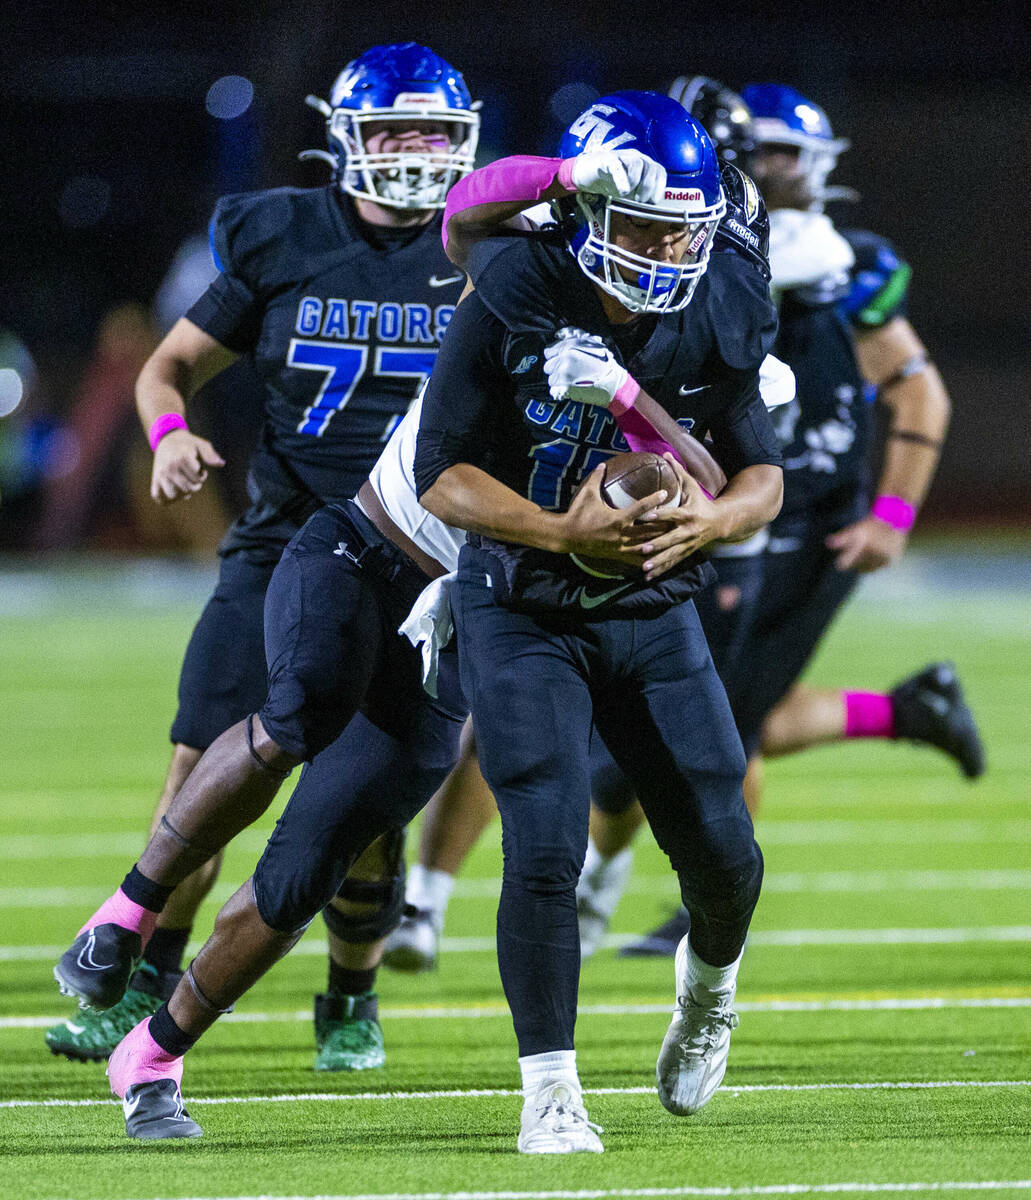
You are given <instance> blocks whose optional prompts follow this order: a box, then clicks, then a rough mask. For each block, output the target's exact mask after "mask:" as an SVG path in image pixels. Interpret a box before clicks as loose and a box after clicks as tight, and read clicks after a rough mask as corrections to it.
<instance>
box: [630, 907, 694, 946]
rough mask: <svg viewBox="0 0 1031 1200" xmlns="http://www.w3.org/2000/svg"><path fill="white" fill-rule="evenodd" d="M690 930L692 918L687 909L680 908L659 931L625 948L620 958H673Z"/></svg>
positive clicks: (647, 934) (653, 931)
mask: <svg viewBox="0 0 1031 1200" xmlns="http://www.w3.org/2000/svg"><path fill="white" fill-rule="evenodd" d="M690 928H691V918H690V916H688V912H687V909H686V908H683V907H681V908H678V909H677V911H676V912H675V913H674V914H673V916H671V917H670V919H669V920H668V921H666V922H664V923H663V924H662V925H660V926H659V927H658V929H653V930H652V931H651V933H646V934H645V935H644V937H643V938H641V939H639V940H638V941H636V942H630V943H628V944H627V945H626V946H623V947H622V948H621V949H620V951H619V955H620V958H651V957H656V958H672V957H673V955H674V954H676V952H677V947H678V946H679V945H680V942H681V939H682V938H683V937H684V935H685V934H686V933H687V931H688V930H689V929H690Z"/></svg>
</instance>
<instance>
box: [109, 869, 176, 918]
mask: <svg viewBox="0 0 1031 1200" xmlns="http://www.w3.org/2000/svg"><path fill="white" fill-rule="evenodd" d="M122 891H123V892H125V894H126V895H127V896H128V897H129V899H130V900H131V901H132V902H133V903H134V904H140V905H142V906H143V907H144V908H147V909H150V911H151V912H156V913H159V912H160V911H161V910H162V909H163V908H164V907H165V902H166V901H167V900H168V897H169V896H171V894H172V893H173V892H174V891H175V888H174V887H165V885H164V884H163V883H155V882H154V880H153V879H148V878H147V877H146V875H141V874H140V872H139V870H138V869H137V868H136V866H135V865H134V866H133V869H132V870H131V871H130V872H129V874H128V875H126V877H125V878H124V879H123V880H122Z"/></svg>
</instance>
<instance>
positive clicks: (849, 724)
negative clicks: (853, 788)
mask: <svg viewBox="0 0 1031 1200" xmlns="http://www.w3.org/2000/svg"><path fill="white" fill-rule="evenodd" d="M743 101H744V103H745V104H746V105H747V106H748V107H749V108H750V109H751V111H752V113H753V114H754V136H755V140H756V143H757V146H756V150H755V153H754V155H753V157H752V170H753V172H754V174H755V178H756V181H757V183H758V184H759V185H760V187H761V189H762V192H763V196H764V198H765V200H766V203H767V206H768V207H769V210H770V227H771V228H770V265H771V269H772V274H773V278H772V284H771V288H772V290H773V292H774V295H775V296H776V297H778V298H779V316H780V326H779V331H778V336H777V342H776V345H775V350H776V353H777V354H778V355H780V356H781V357H782V358H783V359H784V360H785V361H786V362H787V363H788V364H789V365H790V366H791V368H792V370H793V371H794V372H795V377H796V380H797V389H798V390H797V400H796V403H795V404H794V405H791V406H789V407H788V408H787V409H786V410H784V412H783V416H782V418H781V419H780V420H779V421H778V422H777V423H778V432H779V433H780V434H781V437H782V440H783V442H784V447H785V452H784V453H785V463H784V505H783V507H782V509H781V512H780V515H779V516H778V517H777V519H776V520H775V521H774V522H773V524H772V525H771V526H770V530H769V535H768V541H767V544H766V545H765V547H764V548H763V550H762V554H761V557H760V559H759V560H757V562H758V564H759V567H760V573H759V576H758V578H757V580H756V582H757V585H758V587H759V588H760V589H761V590H760V594H759V596H758V600H759V603H758V605H757V606H756V607H755V609H754V613H753V615H752V616H751V617H750V619H749V620H748V622H747V625H746V628H745V629H744V630H742V633H743V634H744V635H745V636H744V637H743V638H742V645H741V648H740V650H739V651H738V654H737V655H736V656H735V659H734V662H733V663H732V664H731V668H730V670H729V672H728V673H725V674H724V682H725V683H726V684H727V690H728V694H729V696H730V699H731V704H732V707H733V709H734V714H735V719H736V720H737V723H738V728H739V730H740V732H741V736H742V740H743V742H744V745H745V750H746V753H747V754H748V756H749V760H750V761H749V774H748V777H747V779H746V788H745V794H746V798H747V800H748V802H749V808H750V810H751V811H752V813H753V815H754V813H755V812H756V809H757V807H758V803H759V795H760V790H761V757H760V756H764V757H775V756H778V755H782V754H789V753H793V752H795V751H798V750H803V749H806V748H808V747H810V746H815V745H820V744H825V743H828V742H833V741H839V740H842V739H845V738H855V737H864V738H869V737H876V738H885V737H888V738H906V739H910V740H912V741H915V742H922V743H925V744H928V745H931V746H935V747H937V748H938V749H940V750H942V751H943V752H945V753H946V754H948V755H949V756H951V757H952V758H954V759H955V760H956V762H957V763H958V764H959V766H960V769H961V770H962V771H963V773H964V775H966V776H967V777H968V778H971V779H974V778H977V777H978V776H979V775H980V774H981V773H982V772H983V770H984V750H983V747H982V745H981V740H980V737H979V734H978V731H977V726H976V723H975V721H974V718H973V715H972V714H971V712H970V710H969V708H968V707H967V705H966V703H965V702H964V699H963V695H962V691H961V689H960V686H959V682H958V680H957V678H956V674H955V671H954V669H953V668H952V667H951V666H950V665H949V664H946V663H936V664H932V665H931V666H929V667H927V668H925V669H924V670H923V671H920V672H919V673H917V674H916V675H914V676H912V677H911V678H909V679H906V680H904V681H903V682H902V683H900V684H899V685H898V686H896V687H895V688H894V689H893V690H892V691H891V692H888V693H869V692H858V691H850V690H841V689H817V688H811V687H808V686H806V685H801V684H799V683H798V682H797V680H798V678H799V676H800V675H801V673H802V672H803V670H804V669H805V666H806V664H807V663H808V661H809V659H810V658H811V656H812V654H813V652H814V650H815V649H816V646H817V645H818V643H819V641H820V638H821V637H822V636H823V634H824V632H825V631H826V629H827V627H828V626H829V624H830V623H831V621H832V620H833V618H834V615H835V613H836V612H837V610H838V609H839V607H840V606H841V604H842V603H844V601H845V600H846V599H847V597H848V596H849V595H850V593H851V592H852V589H853V588H854V587H855V585H856V583H857V582H858V578H859V575H860V574H862V573H865V572H870V571H875V570H879V569H881V568H883V567H886V566H889V565H890V564H891V563H893V562H895V561H897V560H898V559H899V558H900V557H901V556H902V554H903V552H904V550H905V545H906V539H907V535H908V531H909V528H910V527H911V526H912V524H913V521H914V519H915V516H916V512H917V510H918V509H919V507H920V504H921V502H922V500H923V498H924V496H925V494H926V492H927V488H928V487H929V485H930V482H931V479H932V477H933V474H934V470H935V468H936V466H937V463H938V458H939V455H940V451H941V445H942V442H943V440H944V437H945V433H946V429H947V426H948V419H949V400H948V396H947V394H946V392H945V388H944V385H943V384H942V381H941V378H940V376H939V374H938V372H937V370H936V369H935V367H934V365H933V364H932V363H931V362H930V360H929V358H928V356H927V352H926V350H925V348H924V346H923V345H922V343H921V342H920V340H919V338H918V336H917V335H916V333H915V331H914V330H913V328H912V326H911V325H910V324H909V322H908V321H907V320H906V317H905V315H904V314H905V299H906V293H907V289H908V284H909V276H910V268H909V267H908V266H907V265H906V264H905V263H904V262H902V261H901V260H900V259H899V257H898V255H897V253H896V252H895V250H894V249H893V247H892V246H890V245H889V243H888V242H886V241H885V240H884V239H882V238H879V237H877V236H876V235H874V234H871V233H867V232H861V231H844V232H843V233H839V232H838V231H837V230H836V229H835V228H834V226H833V224H832V223H831V221H830V220H829V218H828V217H826V216H825V215H824V214H823V205H824V202H825V201H826V200H829V199H833V198H842V199H844V198H851V197H852V196H854V193H850V192H849V191H848V189H836V188H832V187H828V186H827V182H826V181H827V176H828V175H829V173H830V171H831V170H832V169H833V167H834V165H835V163H836V161H837V158H838V155H839V154H840V153H841V152H842V151H843V150H844V149H845V148H846V147H847V145H848V143H847V141H845V140H844V139H838V138H835V137H834V136H833V133H832V131H831V127H830V123H829V122H828V120H827V117H826V115H825V114H824V112H823V110H822V109H820V108H819V107H818V106H816V105H815V104H813V103H812V102H811V101H809V100H807V99H805V98H804V97H803V96H801V95H800V94H799V93H798V92H796V91H795V90H794V89H793V88H788V87H784V86H781V85H776V84H758V85H752V86H750V87H748V88H746V89H745V91H744V93H743ZM874 396H876V398H877V399H878V400H880V402H881V403H882V404H883V405H884V406H885V408H886V410H887V414H888V430H887V435H886V443H885V448H884V455H883V463H882V466H881V470H880V475H879V477H878V479H877V483H876V488H875V489H874V490H873V497H874V498H873V499H872V500H871V481H870V478H869V457H870V443H871V439H872V435H873V428H872V419H871V407H872V406H871V404H870V402H869V401H870V400H871V399H872V398H873V397H874ZM785 418H786V419H785ZM726 565H729V560H724V559H721V560H720V561H719V563H718V568H719V576H720V583H721V584H723V583H724V582H725V581H729V579H728V577H727V576H726V574H725V566H726ZM733 582H735V583H737V582H738V581H736V580H734V581H733ZM711 598H712V599H715V600H716V601H717V602H718V603H719V604H720V605H721V606H722V605H723V604H724V603H726V602H728V601H729V600H731V599H733V598H734V593H731V595H730V596H728V597H725V596H724V595H723V593H722V587H717V589H715V590H714V592H713V593H712V594H711ZM596 799H597V800H598V802H599V804H600V805H601V806H602V807H603V808H604V809H605V810H606V813H607V814H608V815H599V816H597V817H596V819H595V822H594V827H593V833H594V835H595V841H596V843H597V844H596V847H595V848H594V851H593V853H594V857H593V860H592V857H591V856H590V855H589V859H588V862H589V866H593V867H594V868H595V870H594V875H593V878H594V879H595V880H596V881H597V886H595V887H594V888H593V889H592V888H591V887H590V885H591V882H592V874H591V872H589V871H587V870H585V872H584V878H583V881H582V886H584V885H586V886H585V887H584V891H583V892H582V893H581V894H580V896H579V899H580V904H581V909H582V911H585V912H587V913H588V914H589V915H588V919H587V921H585V922H584V923H583V924H584V932H585V936H586V937H587V938H588V940H589V941H590V942H592V943H593V945H595V946H596V945H597V944H598V942H599V941H600V938H601V934H602V932H603V931H604V929H605V928H606V927H607V923H608V919H609V917H610V916H611V914H612V911H613V910H614V908H615V904H616V901H617V900H618V897H619V895H620V893H621V891H622V886H623V881H624V880H625V877H626V871H627V868H628V866H629V862H628V859H629V849H628V846H629V842H630V839H631V838H632V837H633V834H634V832H635V830H636V829H637V828H638V827H639V825H640V824H641V822H642V820H643V816H642V814H641V812H640V809H639V807H638V806H637V805H635V804H633V801H632V797H631V795H630V794H629V790H628V788H627V785H626V781H625V780H620V779H618V778H614V777H612V776H611V775H610V776H609V777H608V778H607V779H605V780H601V781H599V787H598V788H597V791H596ZM688 925H689V918H688V915H687V913H686V912H685V911H684V910H683V909H682V908H681V909H679V910H678V911H677V912H676V913H674V915H673V916H672V917H671V918H670V920H669V921H667V922H665V923H664V924H663V925H661V926H660V927H659V928H657V929H655V930H654V931H653V932H652V933H650V934H649V935H647V936H646V937H645V938H643V939H642V940H640V941H638V942H635V943H631V944H630V945H629V946H626V947H624V949H623V951H622V953H624V954H628V955H638V954H673V953H674V952H675V950H676V947H677V945H678V943H679V941H680V939H681V938H682V937H683V935H684V933H685V931H686V929H687V928H688Z"/></svg>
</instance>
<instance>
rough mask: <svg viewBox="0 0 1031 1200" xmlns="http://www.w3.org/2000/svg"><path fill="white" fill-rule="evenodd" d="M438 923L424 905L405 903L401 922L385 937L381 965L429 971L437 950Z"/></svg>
mask: <svg viewBox="0 0 1031 1200" xmlns="http://www.w3.org/2000/svg"><path fill="white" fill-rule="evenodd" d="M440 924H441V923H440V922H438V919H437V916H436V914H435V913H433V912H431V911H430V910H429V909H428V908H415V907H414V906H413V905H405V912H404V916H403V917H402V918H401V923H400V924H399V925H398V927H397V928H396V929H395V930H394V932H393V933H391V934H389V935H388V936H387V940H386V943H385V945H384V947H383V965H384V966H385V967H390V968H392V969H393V970H395V971H411V972H415V971H432V970H433V969H434V968H435V967H436V965H437V956H438V955H439V953H440Z"/></svg>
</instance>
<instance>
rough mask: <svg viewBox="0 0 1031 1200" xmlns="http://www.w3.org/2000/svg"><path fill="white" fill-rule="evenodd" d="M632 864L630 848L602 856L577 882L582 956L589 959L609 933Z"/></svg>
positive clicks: (577, 908) (577, 911)
mask: <svg viewBox="0 0 1031 1200" xmlns="http://www.w3.org/2000/svg"><path fill="white" fill-rule="evenodd" d="M632 864H633V851H632V850H631V849H630V848H629V847H627V849H626V850H621V851H620V852H619V853H618V854H616V855H613V857H612V858H609V859H601V860H599V862H598V864H597V865H596V866H595V867H594V868H593V869H591V868H586V869H585V870H584V871H583V872H582V873H581V875H580V882H579V883H578V884H577V885H576V920H577V924H578V925H579V926H580V957H581V958H590V957H591V955H592V954H593V953H594V952H595V950H597V949H598V947H599V946H600V945H601V941H602V938H603V937H604V936H605V934H606V933H607V932H608V928H609V922H610V921H611V920H612V914H613V913H614V912H615V911H616V905H617V904H618V903H619V900H620V897H621V896H622V895H623V892H624V891H625V889H626V881H627V878H628V876H629V875H630V867H631V866H632Z"/></svg>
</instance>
